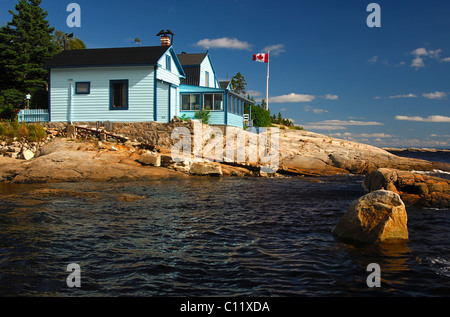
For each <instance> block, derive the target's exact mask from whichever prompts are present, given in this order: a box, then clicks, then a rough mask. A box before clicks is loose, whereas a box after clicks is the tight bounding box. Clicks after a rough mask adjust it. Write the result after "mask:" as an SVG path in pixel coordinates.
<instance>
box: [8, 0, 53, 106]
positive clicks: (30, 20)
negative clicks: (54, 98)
mask: <svg viewBox="0 0 450 317" xmlns="http://www.w3.org/2000/svg"><path fill="white" fill-rule="evenodd" d="M41 2H42V0H19V2H18V3H17V4H16V7H15V9H16V11H17V13H16V12H13V11H12V10H9V12H10V13H11V15H12V20H11V21H10V22H8V23H7V24H6V25H5V26H3V27H1V28H0V91H1V94H2V95H3V96H4V98H5V102H9V103H13V104H14V106H15V107H19V106H20V105H21V104H23V103H24V99H25V95H26V94H27V93H32V94H33V92H35V91H42V90H45V88H46V85H47V80H48V72H47V70H44V69H43V68H42V65H43V64H44V63H45V62H46V61H48V60H49V59H50V58H52V57H53V56H54V55H55V54H56V53H57V45H56V44H55V43H54V42H53V41H52V33H53V31H54V28H52V27H50V23H49V22H48V21H47V20H46V18H47V12H46V11H44V10H43V9H42V8H41V7H40V4H41Z"/></svg>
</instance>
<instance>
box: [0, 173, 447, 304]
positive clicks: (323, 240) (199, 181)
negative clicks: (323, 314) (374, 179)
mask: <svg viewBox="0 0 450 317" xmlns="http://www.w3.org/2000/svg"><path fill="white" fill-rule="evenodd" d="M362 180H363V178H362V177H360V176H337V177H324V178H269V179H263V178H200V177H192V178H188V179H165V180H157V181H149V182H141V183H140V182H137V183H71V184H45V185H40V184H35V185H7V184H0V193H1V199H2V200H1V203H0V296H183V297H184V296H199V297H201V296H250V297H258V296H290V297H291V296H308V297H311V296H314V297H329V296H449V295H450V230H449V227H450V212H449V210H438V209H408V210H407V211H408V229H409V235H410V240H409V241H407V242H404V243H400V244H394V245H377V246H364V245H359V246H358V245H352V244H347V243H344V242H341V241H339V240H338V239H337V238H336V237H334V236H333V235H332V234H331V229H332V228H333V226H334V225H335V224H336V223H337V222H338V221H339V219H340V218H341V217H342V216H343V214H344V213H345V211H346V209H347V208H348V206H349V205H350V203H351V202H352V201H353V200H355V199H357V198H359V197H360V196H362V195H364V194H365V192H364V191H363V189H362V186H361V183H362ZM71 263H76V264H78V265H79V266H80V269H81V273H80V282H81V287H79V288H76V287H75V288H70V287H68V284H67V282H66V279H67V277H68V276H69V274H71V272H68V271H67V266H68V265H69V264H71ZM370 263H377V264H378V265H379V266H380V268H381V287H374V288H370V287H368V285H367V278H368V276H369V274H371V272H368V271H367V266H368V265H369V264H370Z"/></svg>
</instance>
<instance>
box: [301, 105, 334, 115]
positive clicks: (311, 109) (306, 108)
mask: <svg viewBox="0 0 450 317" xmlns="http://www.w3.org/2000/svg"><path fill="white" fill-rule="evenodd" d="M305 111H312V112H314V113H315V114H322V113H326V112H328V110H325V109H316V108H313V107H311V106H309V105H307V106H305Z"/></svg>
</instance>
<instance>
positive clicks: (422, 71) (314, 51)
mask: <svg viewBox="0 0 450 317" xmlns="http://www.w3.org/2000/svg"><path fill="white" fill-rule="evenodd" d="M72 2H75V3H78V4H79V5H80V7H81V27H79V28H69V27H68V26H67V24H66V19H67V16H68V15H69V14H70V13H69V12H66V7H67V5H68V4H69V3H72ZM15 3H16V1H15V0H0V23H1V24H4V23H6V22H7V21H10V14H9V13H8V11H7V10H8V9H13V8H14V6H15ZM370 3H377V4H379V5H380V8H381V27H379V28H370V27H368V25H367V23H366V19H367V17H368V16H369V14H370V12H367V11H366V8H367V6H368V5H369V4H370ZM42 7H43V8H44V9H45V10H47V11H48V13H49V16H48V18H49V20H50V23H51V25H52V26H54V27H55V28H56V29H57V30H62V31H65V32H68V33H69V32H70V33H71V32H74V33H75V35H76V36H77V37H79V38H81V39H82V40H83V41H84V42H85V43H86V45H87V47H88V48H106V47H126V46H133V45H135V44H133V40H134V39H135V38H140V39H141V41H142V45H145V46H154V45H159V38H158V37H156V34H157V33H158V32H159V31H160V30H162V29H170V30H172V31H173V32H174V33H175V37H174V43H173V44H174V48H175V50H176V51H177V52H178V53H181V52H182V51H185V52H188V53H200V52H205V51H206V50H207V49H209V53H210V55H211V58H212V61H213V64H214V67H215V69H216V72H217V75H218V77H219V80H225V79H227V78H228V79H231V77H232V76H234V75H235V74H236V73H237V72H241V73H242V74H243V75H244V77H245V79H246V81H247V84H248V85H247V90H248V92H249V93H250V95H251V96H253V97H254V98H255V99H257V100H258V99H261V98H265V90H266V72H267V68H266V65H265V64H262V63H258V62H253V61H252V55H253V54H256V53H260V52H264V51H265V49H267V48H268V47H271V48H272V49H271V59H270V86H269V87H270V90H269V97H270V98H269V105H270V109H271V112H272V113H276V114H278V112H281V113H282V114H283V117H285V118H290V119H292V120H293V121H294V122H295V124H298V125H302V126H304V127H305V128H307V129H308V130H309V131H313V132H318V133H322V134H325V135H330V136H335V137H339V138H344V139H348V140H355V141H359V142H364V143H368V144H373V145H376V146H395V147H439V148H450V103H449V98H450V87H449V85H450V19H449V18H448V17H449V15H450V2H449V1H447V0H431V1H423V0H421V1H418V0H408V1H407V0H395V1H392V0H389V1H361V0H340V1H336V0H321V1H317V0H302V1H292V0H290V1H285V0H278V1H273V0H272V1H266V0H260V1H247V0H228V1H214V0H208V1H198V0H192V1H178V0H172V1H166V2H161V1H135V0H130V1H119V0H110V1H95V0H78V1H63V0H44V1H43V4H42Z"/></svg>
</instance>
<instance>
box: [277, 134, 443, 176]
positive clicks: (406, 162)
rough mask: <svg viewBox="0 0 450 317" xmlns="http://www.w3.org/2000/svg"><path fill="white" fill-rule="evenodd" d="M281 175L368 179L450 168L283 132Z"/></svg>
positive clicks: (324, 138) (362, 146)
mask: <svg viewBox="0 0 450 317" xmlns="http://www.w3.org/2000/svg"><path fill="white" fill-rule="evenodd" d="M279 152H280V171H281V172H283V171H286V172H291V173H294V174H299V175H334V174H348V173H352V174H361V175H365V174H367V173H370V172H372V171H375V170H377V169H378V168H391V169H398V170H418V171H433V170H435V169H438V170H443V171H450V164H446V163H439V162H429V161H425V160H419V159H412V158H406V157H400V156H396V155H394V154H391V153H390V152H387V151H385V150H383V149H380V148H377V147H374V146H371V145H367V144H362V143H357V142H352V141H347V140H342V139H336V138H332V137H327V136H324V135H321V134H318V133H313V132H308V131H297V130H280V142H279Z"/></svg>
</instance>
